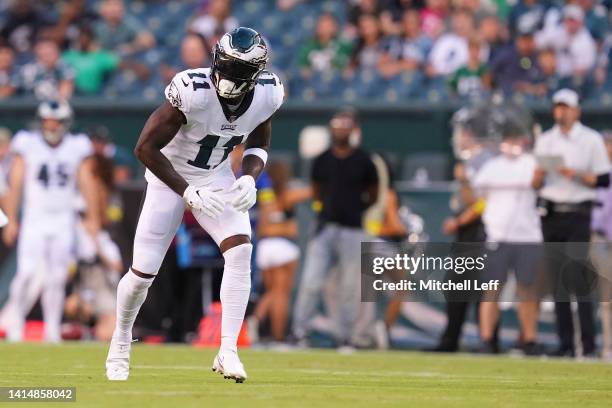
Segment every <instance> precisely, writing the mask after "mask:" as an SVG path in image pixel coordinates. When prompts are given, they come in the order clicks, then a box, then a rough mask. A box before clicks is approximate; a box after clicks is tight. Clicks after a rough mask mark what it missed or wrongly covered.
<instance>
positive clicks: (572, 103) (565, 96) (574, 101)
mask: <svg viewBox="0 0 612 408" xmlns="http://www.w3.org/2000/svg"><path fill="white" fill-rule="evenodd" d="M579 99H580V98H579V97H578V94H577V93H576V91H572V90H571V89H567V88H565V89H561V90H559V91H557V92H555V94H554V95H553V98H552V100H553V104H555V105H559V104H562V105H567V106H569V107H571V108H577V107H578V106H579Z"/></svg>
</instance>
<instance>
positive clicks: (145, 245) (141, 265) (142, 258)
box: [132, 242, 166, 276]
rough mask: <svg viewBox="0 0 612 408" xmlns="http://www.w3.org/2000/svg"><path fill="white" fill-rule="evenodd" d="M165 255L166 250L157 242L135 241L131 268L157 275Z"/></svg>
mask: <svg viewBox="0 0 612 408" xmlns="http://www.w3.org/2000/svg"><path fill="white" fill-rule="evenodd" d="M165 256H166V252H165V251H164V250H163V249H162V248H160V246H159V245H158V244H157V243H149V242H138V243H137V244H136V243H135V244H134V256H133V260H132V268H133V269H134V270H137V271H138V272H141V273H146V274H147V275H153V276H157V272H159V268H160V266H161V264H162V262H163V261H164V257H165Z"/></svg>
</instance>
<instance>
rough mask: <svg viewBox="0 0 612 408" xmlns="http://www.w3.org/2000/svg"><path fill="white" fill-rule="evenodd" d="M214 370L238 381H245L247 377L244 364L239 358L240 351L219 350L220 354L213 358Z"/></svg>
mask: <svg viewBox="0 0 612 408" xmlns="http://www.w3.org/2000/svg"><path fill="white" fill-rule="evenodd" d="M212 370H213V371H215V372H218V373H219V374H223V377H224V378H226V379H232V380H236V382H237V383H241V382H244V381H245V380H246V379H247V374H246V371H244V366H243V365H242V363H241V362H240V359H239V358H238V353H236V352H234V351H219V354H217V356H216V357H215V359H214V360H213V366H212Z"/></svg>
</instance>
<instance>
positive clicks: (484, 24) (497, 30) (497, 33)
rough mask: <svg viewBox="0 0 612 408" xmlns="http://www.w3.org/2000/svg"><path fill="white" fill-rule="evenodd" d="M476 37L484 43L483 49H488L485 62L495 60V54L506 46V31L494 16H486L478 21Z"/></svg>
mask: <svg viewBox="0 0 612 408" xmlns="http://www.w3.org/2000/svg"><path fill="white" fill-rule="evenodd" d="M478 35H479V36H480V38H481V39H482V40H483V41H484V44H483V47H487V48H488V54H489V58H488V61H487V62H492V61H493V60H495V58H496V57H497V54H499V52H500V51H501V50H503V49H504V48H505V47H506V46H507V45H508V44H507V43H508V39H507V37H506V36H507V32H506V29H505V27H504V25H503V24H502V23H501V22H500V21H499V18H497V17H496V16H486V17H484V18H483V19H482V20H480V23H479V24H478Z"/></svg>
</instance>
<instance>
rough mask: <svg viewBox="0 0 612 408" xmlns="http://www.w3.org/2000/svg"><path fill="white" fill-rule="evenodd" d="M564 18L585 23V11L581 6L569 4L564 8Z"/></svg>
mask: <svg viewBox="0 0 612 408" xmlns="http://www.w3.org/2000/svg"><path fill="white" fill-rule="evenodd" d="M563 18H570V19H572V20H577V21H583V20H584V11H583V10H582V8H580V6H577V5H575V4H568V5H566V6H565V7H563Z"/></svg>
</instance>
